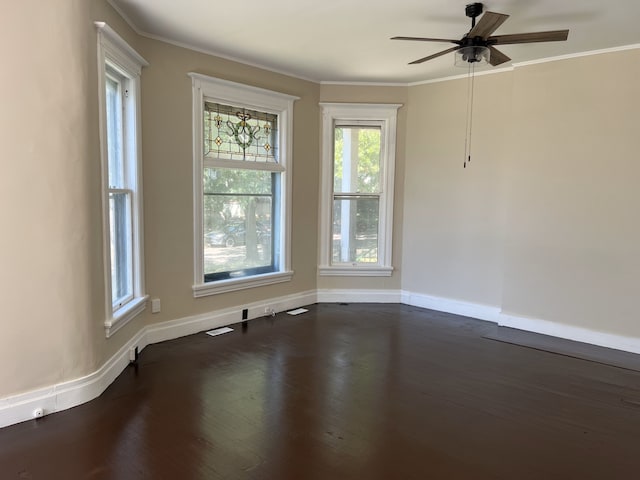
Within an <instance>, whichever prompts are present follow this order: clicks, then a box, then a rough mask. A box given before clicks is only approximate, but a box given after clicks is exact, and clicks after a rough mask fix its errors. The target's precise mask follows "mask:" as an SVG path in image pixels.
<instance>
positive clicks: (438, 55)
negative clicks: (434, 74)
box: [409, 47, 458, 65]
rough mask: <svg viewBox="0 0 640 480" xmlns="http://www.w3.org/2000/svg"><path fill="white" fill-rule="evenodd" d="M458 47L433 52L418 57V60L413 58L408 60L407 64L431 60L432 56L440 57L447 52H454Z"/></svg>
mask: <svg viewBox="0 0 640 480" xmlns="http://www.w3.org/2000/svg"><path fill="white" fill-rule="evenodd" d="M457 49H458V47H451V48H447V49H446V50H443V51H442V52H438V53H434V54H433V55H429V56H428V57H424V58H419V59H418V60H414V61H413V62H409V65H415V64H417V63H422V62H426V61H427V60H431V59H434V58H438V57H441V56H442V55H446V54H447V53H451V52H455V51H456V50H457Z"/></svg>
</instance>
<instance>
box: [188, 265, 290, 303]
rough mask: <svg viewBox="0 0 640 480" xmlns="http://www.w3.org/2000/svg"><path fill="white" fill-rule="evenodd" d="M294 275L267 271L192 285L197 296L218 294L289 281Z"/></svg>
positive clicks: (194, 294)
mask: <svg viewBox="0 0 640 480" xmlns="http://www.w3.org/2000/svg"><path fill="white" fill-rule="evenodd" d="M292 277H293V272H292V271H288V272H277V273H265V274H263V275H253V276H251V277H247V278H233V279H229V280H218V281H216V282H209V283H201V284H198V285H194V286H193V287H192V290H193V296H194V297H195V298H199V297H206V296H209V295H218V294H219V293H226V292H234V291H236V290H244V289H246V288H254V287H262V286H264V285H272V284H274V283H282V282H289V281H291V278H292Z"/></svg>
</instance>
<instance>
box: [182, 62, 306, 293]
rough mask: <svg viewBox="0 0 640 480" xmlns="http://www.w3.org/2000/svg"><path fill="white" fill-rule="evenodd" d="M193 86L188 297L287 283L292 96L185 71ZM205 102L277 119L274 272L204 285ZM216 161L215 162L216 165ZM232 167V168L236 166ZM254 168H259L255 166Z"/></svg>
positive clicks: (289, 231)
mask: <svg viewBox="0 0 640 480" xmlns="http://www.w3.org/2000/svg"><path fill="white" fill-rule="evenodd" d="M188 75H189V77H191V83H192V88H193V95H192V97H193V105H192V112H193V219H194V220H193V225H194V232H193V236H194V238H193V251H194V255H193V272H194V284H193V286H192V290H193V296H194V297H196V298H198V297H204V296H208V295H216V294H220V293H225V292H232V291H236V290H243V289H246V288H254V287H259V286H263V285H271V284H275V283H281V282H287V281H290V280H291V278H292V277H293V271H291V189H292V180H291V179H292V175H291V159H292V153H293V102H295V101H296V100H298V99H299V97H295V96H293V95H287V94H285V93H280V92H274V91H271V90H265V89H262V88H257V87H252V86H249V85H243V84H240V83H235V82H230V81H228V80H221V79H219V78H214V77H209V76H207V75H202V74H200V73H194V72H190V73H189V74H188ZM205 98H206V99H207V101H211V102H214V103H223V104H227V105H233V106H235V107H244V108H248V109H252V110H261V111H264V112H268V113H274V114H276V115H278V116H279V119H278V123H279V125H281V128H280V129H279V135H280V139H279V145H280V150H279V159H278V163H279V165H280V166H281V167H282V168H283V171H282V173H281V175H282V192H281V205H280V208H281V212H280V214H281V218H282V222H283V223H284V225H283V235H282V245H281V247H280V248H281V251H282V254H281V256H280V258H281V261H280V265H279V271H277V272H273V273H265V274H262V275H253V276H250V277H243V278H237V279H229V280H219V281H216V282H208V283H205V282H204V231H203V229H204V227H203V221H202V218H203V198H204V191H203V170H204V158H203V151H202V145H203V141H204V140H203V138H202V137H203V108H204V101H205ZM217 162H219V161H217ZM236 165H237V164H236ZM257 168H260V167H257Z"/></svg>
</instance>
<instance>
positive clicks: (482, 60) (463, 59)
mask: <svg viewBox="0 0 640 480" xmlns="http://www.w3.org/2000/svg"><path fill="white" fill-rule="evenodd" d="M490 57H491V51H490V50H489V47H482V46H473V45H469V46H466V47H460V48H459V49H458V50H456V53H455V62H454V64H455V66H456V67H464V68H468V67H469V64H473V65H474V66H480V65H487V64H488V63H489V59H490Z"/></svg>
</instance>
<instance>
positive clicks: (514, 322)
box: [402, 291, 640, 354]
mask: <svg viewBox="0 0 640 480" xmlns="http://www.w3.org/2000/svg"><path fill="white" fill-rule="evenodd" d="M402 303H404V304H406V305H412V306H414V307H421V308H429V309H431V310H437V311H439V312H446V313H454V314H456V315H463V316H465V317H471V318H477V319H479V320H487V321H489V322H494V323H497V324H498V325H500V326H502V327H510V328H517V329H518V330H525V331H527V332H533V333H541V334H543V335H550V336H552V337H558V338H564V339H565V340H573V341H575V342H582V343H589V344H591V345H598V346H600V347H607V348H613V349H615V350H622V351H625V352H630V353H637V354H640V338H637V337H626V336H623V335H615V334H612V333H607V332H602V331H598V330H590V329H586V328H582V327H576V326H573V325H567V324H564V323H557V322H550V321H548V320H542V319H538V318H529V317H523V316H519V315H513V314H507V313H504V312H503V311H502V310H501V309H500V307H496V306H490V305H481V304H478V303H470V302H463V301H460V300H453V299H449V298H442V297H433V296H430V295H423V294H417V293H412V292H406V291H403V292H402Z"/></svg>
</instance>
